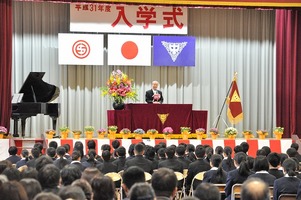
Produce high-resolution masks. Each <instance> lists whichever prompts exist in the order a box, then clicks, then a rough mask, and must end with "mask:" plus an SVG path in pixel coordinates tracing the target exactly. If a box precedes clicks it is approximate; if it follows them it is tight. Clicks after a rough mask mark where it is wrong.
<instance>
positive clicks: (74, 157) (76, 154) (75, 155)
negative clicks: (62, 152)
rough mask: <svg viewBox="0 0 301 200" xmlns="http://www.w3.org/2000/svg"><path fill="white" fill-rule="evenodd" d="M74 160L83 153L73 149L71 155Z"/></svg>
mask: <svg viewBox="0 0 301 200" xmlns="http://www.w3.org/2000/svg"><path fill="white" fill-rule="evenodd" d="M71 158H72V160H77V159H78V158H81V153H80V152H79V151H76V150H75V151H73V152H72V155H71Z"/></svg>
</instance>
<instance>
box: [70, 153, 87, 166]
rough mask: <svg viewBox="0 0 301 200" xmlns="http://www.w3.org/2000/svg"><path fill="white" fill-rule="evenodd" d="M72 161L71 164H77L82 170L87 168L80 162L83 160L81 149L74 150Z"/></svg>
mask: <svg viewBox="0 0 301 200" xmlns="http://www.w3.org/2000/svg"><path fill="white" fill-rule="evenodd" d="M71 157H72V161H71V163H70V165H73V166H76V167H78V168H79V169H80V170H81V171H84V170H85V167H84V166H83V165H82V163H81V162H80V160H81V154H80V152H79V151H76V150H74V151H73V152H72V156H71Z"/></svg>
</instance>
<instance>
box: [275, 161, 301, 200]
mask: <svg viewBox="0 0 301 200" xmlns="http://www.w3.org/2000/svg"><path fill="white" fill-rule="evenodd" d="M282 167H283V173H284V177H282V178H279V179H276V180H275V182H274V189H273V191H274V192H273V199H278V198H279V196H280V195H281V194H297V191H298V186H299V184H300V182H301V180H300V179H298V178H297V177H296V169H297V165H296V162H295V161H294V160H293V159H291V158H288V159H286V160H285V161H284V162H283V164H282Z"/></svg>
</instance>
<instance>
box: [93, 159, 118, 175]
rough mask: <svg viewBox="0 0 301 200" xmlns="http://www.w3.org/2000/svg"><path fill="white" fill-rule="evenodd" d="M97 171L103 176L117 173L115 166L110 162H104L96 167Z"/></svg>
mask: <svg viewBox="0 0 301 200" xmlns="http://www.w3.org/2000/svg"><path fill="white" fill-rule="evenodd" d="M97 169H98V170H99V171H100V172H101V173H103V174H106V173H109V172H118V171H117V166H116V165H114V164H113V163H111V162H110V161H104V162H103V163H100V164H99V165H97Z"/></svg>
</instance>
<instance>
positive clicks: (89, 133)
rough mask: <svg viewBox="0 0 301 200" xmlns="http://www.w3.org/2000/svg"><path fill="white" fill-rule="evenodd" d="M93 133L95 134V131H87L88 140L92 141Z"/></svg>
mask: <svg viewBox="0 0 301 200" xmlns="http://www.w3.org/2000/svg"><path fill="white" fill-rule="evenodd" d="M93 133H94V132H93V131H86V132H85V134H86V138H87V139H92V137H93Z"/></svg>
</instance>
